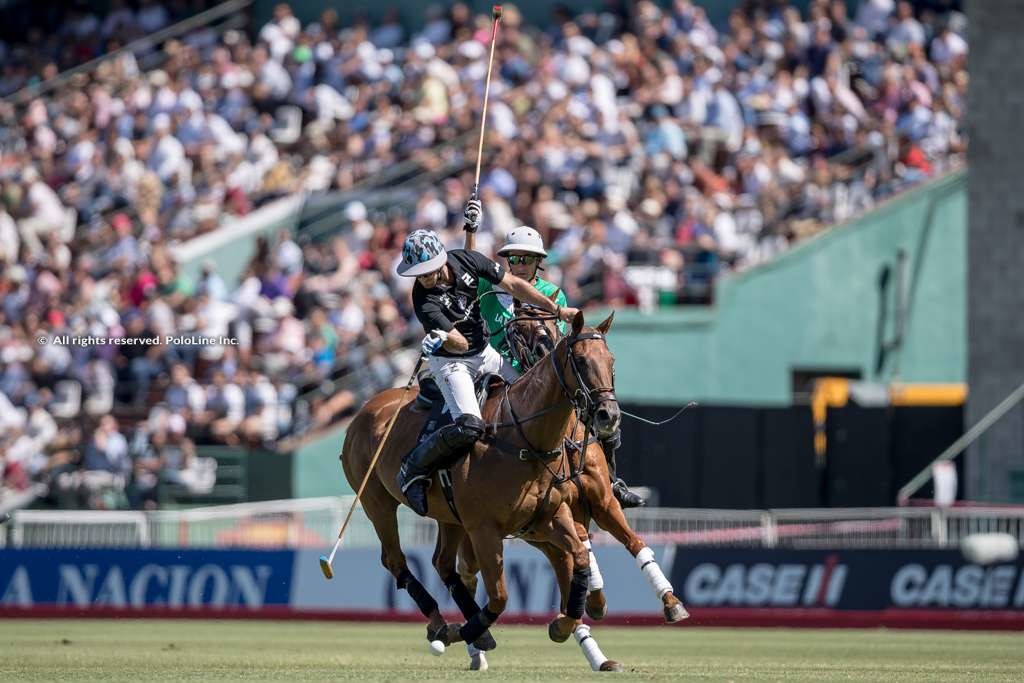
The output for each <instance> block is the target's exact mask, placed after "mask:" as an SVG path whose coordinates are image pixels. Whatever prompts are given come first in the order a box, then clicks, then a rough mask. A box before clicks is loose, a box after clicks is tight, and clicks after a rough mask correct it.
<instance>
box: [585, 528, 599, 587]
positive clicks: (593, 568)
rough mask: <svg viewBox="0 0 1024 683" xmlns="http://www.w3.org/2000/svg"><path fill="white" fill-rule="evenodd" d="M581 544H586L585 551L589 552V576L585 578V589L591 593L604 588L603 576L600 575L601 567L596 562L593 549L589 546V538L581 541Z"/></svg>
mask: <svg viewBox="0 0 1024 683" xmlns="http://www.w3.org/2000/svg"><path fill="white" fill-rule="evenodd" d="M583 545H585V546H587V551H588V552H589V553H590V576H589V577H588V578H587V591H588V592H590V593H593V592H594V591H599V590H601V589H602V588H604V577H603V576H601V567H599V566H598V564H597V558H596V557H594V551H593V550H591V548H590V539H589V538H588V539H587V540H585V541H583Z"/></svg>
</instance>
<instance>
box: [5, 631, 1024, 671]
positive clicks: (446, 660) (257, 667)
mask: <svg viewBox="0 0 1024 683" xmlns="http://www.w3.org/2000/svg"><path fill="white" fill-rule="evenodd" d="M494 634H495V637H496V638H497V640H498V649H497V650H495V651H494V652H492V653H490V655H489V659H490V664H491V669H490V671H488V672H486V673H484V674H481V673H479V672H470V671H467V670H466V669H467V664H468V658H467V657H466V653H465V647H464V646H461V645H459V646H453V647H451V648H449V649H448V652H447V653H446V654H445V655H444V656H443V657H433V656H431V655H430V654H429V653H428V652H427V647H426V639H425V637H424V635H425V629H424V628H423V627H420V626H412V625H383V624H350V623H345V624H342V623H336V622H272V621H248V622H247V621H142V620H139V621H136V620H120V621H99V620H82V621H70V620H40V621H27V620H9V621H0V680H2V681H42V680H46V681H112V680H124V681H143V680H196V681H227V680H237V681H241V680H245V681H253V680H282V681H283V680H287V681H306V680H339V679H343V680H373V681H387V680H391V681H410V680H416V681H427V680H453V679H459V678H467V677H474V676H475V677H480V676H481V675H483V676H485V677H486V678H487V679H488V680H514V681H548V680H574V679H581V678H590V677H593V676H597V675H598V674H593V673H591V672H590V669H589V667H588V666H587V664H586V662H585V660H584V659H583V656H582V653H581V652H580V649H579V647H578V646H577V645H576V643H575V641H574V640H573V639H570V640H569V641H567V642H565V643H562V644H560V645H556V644H554V643H552V642H550V641H548V639H547V636H546V631H545V628H544V627H543V626H500V625H499V626H498V627H497V628H496V629H495V630H494ZM594 635H595V636H596V637H597V638H598V640H599V642H600V644H601V647H602V649H603V650H604V652H605V654H606V655H608V656H609V657H611V658H612V659H616V660H619V661H621V662H622V663H623V665H624V666H625V667H626V671H627V673H626V674H619V675H620V676H623V675H624V676H627V677H630V678H635V679H639V680H713V681H738V680H757V681H852V680H858V681H864V680H870V681H885V683H897V682H899V681H971V682H972V683H973V682H976V681H1021V680H1024V637H1022V636H1021V635H1019V634H1002V633H977V632H961V633H957V632H938V631H937V632H923V631H883V630H856V631H853V630H834V631H830V630H786V629H760V630H758V629H751V630H724V629H698V628H687V627H685V626H678V627H667V626H666V627H662V628H602V627H600V626H597V627H595V629H594ZM602 675H614V674H602Z"/></svg>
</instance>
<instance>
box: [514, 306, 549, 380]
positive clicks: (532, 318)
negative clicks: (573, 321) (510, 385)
mask: <svg viewBox="0 0 1024 683" xmlns="http://www.w3.org/2000/svg"><path fill="white" fill-rule="evenodd" d="M560 338H561V333H560V332H559V331H558V326H557V325H556V321H555V317H554V315H552V314H551V313H548V312H547V311H544V310H542V309H539V308H537V307H535V306H531V305H530V304H520V305H519V306H517V307H516V311H515V316H514V317H513V318H512V320H510V321H508V323H506V324H505V339H506V340H507V342H508V348H509V350H510V351H511V353H512V357H513V358H515V359H516V360H517V361H519V366H520V368H521V369H522V371H523V372H525V371H527V370H529V369H530V368H532V367H533V366H534V365H536V364H537V363H538V362H539V361H540V360H541V359H542V358H544V356H546V355H548V354H549V353H551V351H552V350H554V348H555V344H557V343H558V340H559V339H560Z"/></svg>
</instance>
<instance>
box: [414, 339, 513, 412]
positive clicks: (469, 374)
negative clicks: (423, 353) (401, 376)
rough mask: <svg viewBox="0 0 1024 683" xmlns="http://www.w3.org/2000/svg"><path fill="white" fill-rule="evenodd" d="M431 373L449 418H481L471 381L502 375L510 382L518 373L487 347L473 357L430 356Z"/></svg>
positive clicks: (498, 354) (499, 355)
mask: <svg viewBox="0 0 1024 683" xmlns="http://www.w3.org/2000/svg"><path fill="white" fill-rule="evenodd" d="M427 362H428V364H429V367H430V373H431V374H432V375H433V376H434V381H435V382H437V386H438V387H440V389H441V394H443V395H444V400H445V403H447V404H448V410H449V411H450V412H451V414H452V419H456V418H458V417H459V416H460V415H463V414H466V413H468V414H470V415H475V416H476V417H479V418H482V417H483V416H482V415H480V405H479V404H478V403H477V402H476V392H475V391H474V390H473V381H474V380H475V379H476V378H477V377H479V376H481V375H483V374H485V373H493V374H498V375H501V377H502V378H503V379H504V380H505V381H506V382H513V381H515V380H516V379H517V378H518V377H519V373H518V372H516V370H515V368H513V367H512V363H511V362H509V361H508V360H506V359H505V357H504V356H502V355H501V354H500V353H498V352H497V351H495V350H494V349H493V348H491V347H490V346H489V345H488V346H486V347H484V350H483V351H481V352H480V353H479V354H477V355H475V356H463V357H460V358H449V357H447V356H430V358H429V359H428V361H427Z"/></svg>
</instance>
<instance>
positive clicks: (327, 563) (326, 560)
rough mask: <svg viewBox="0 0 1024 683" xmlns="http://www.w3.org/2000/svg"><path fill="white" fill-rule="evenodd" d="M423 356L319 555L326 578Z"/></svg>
mask: <svg viewBox="0 0 1024 683" xmlns="http://www.w3.org/2000/svg"><path fill="white" fill-rule="evenodd" d="M424 359H425V356H420V359H419V360H418V361H417V362H416V367H415V368H414V369H413V371H412V375H410V377H409V381H408V382H406V383H405V389H403V390H402V397H401V398H400V399H399V400H398V407H396V408H395V414H394V415H392V416H391V419H390V420H388V426H387V429H385V430H384V436H382V437H381V439H380V443H379V444H377V451H376V452H375V453H374V454H373V458H372V459H371V460H370V466H369V467H368V468H367V469H366V474H365V475H364V476H363V482H362V483H361V484H359V490H358V491H356V499H355V500H354V501H352V506H351V507H350V508H349V509H348V514H346V515H345V521H344V522H342V524H341V531H339V532H338V540H337V541H335V542H334V549H333V550H331V555H330V557H325V556H323V555H321V556H320V571H322V572H323V573H324V576H325V577H327V578H328V579H333V578H334V556H335V555H337V554H338V548H340V547H341V539H343V538H344V537H345V529H347V528H348V523H349V522H350V521H351V520H352V513H353V512H355V509H356V506H357V505H359V499H360V498H361V497H362V495H363V490H364V489H365V488H366V482H368V481H370V475H371V474H373V468H374V467H375V466H376V465H377V459H378V458H379V457H380V454H381V451H383V450H384V443H385V442H386V441H387V440H388V435H389V434H391V428H392V427H394V426H395V420H396V419H397V418H398V413H400V412H402V406H404V405H405V396H406V394H408V393H409V389H410V388H412V385H413V384H414V383H415V382H416V375H418V374H419V371H420V368H421V367H422V366H423V361H424Z"/></svg>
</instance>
